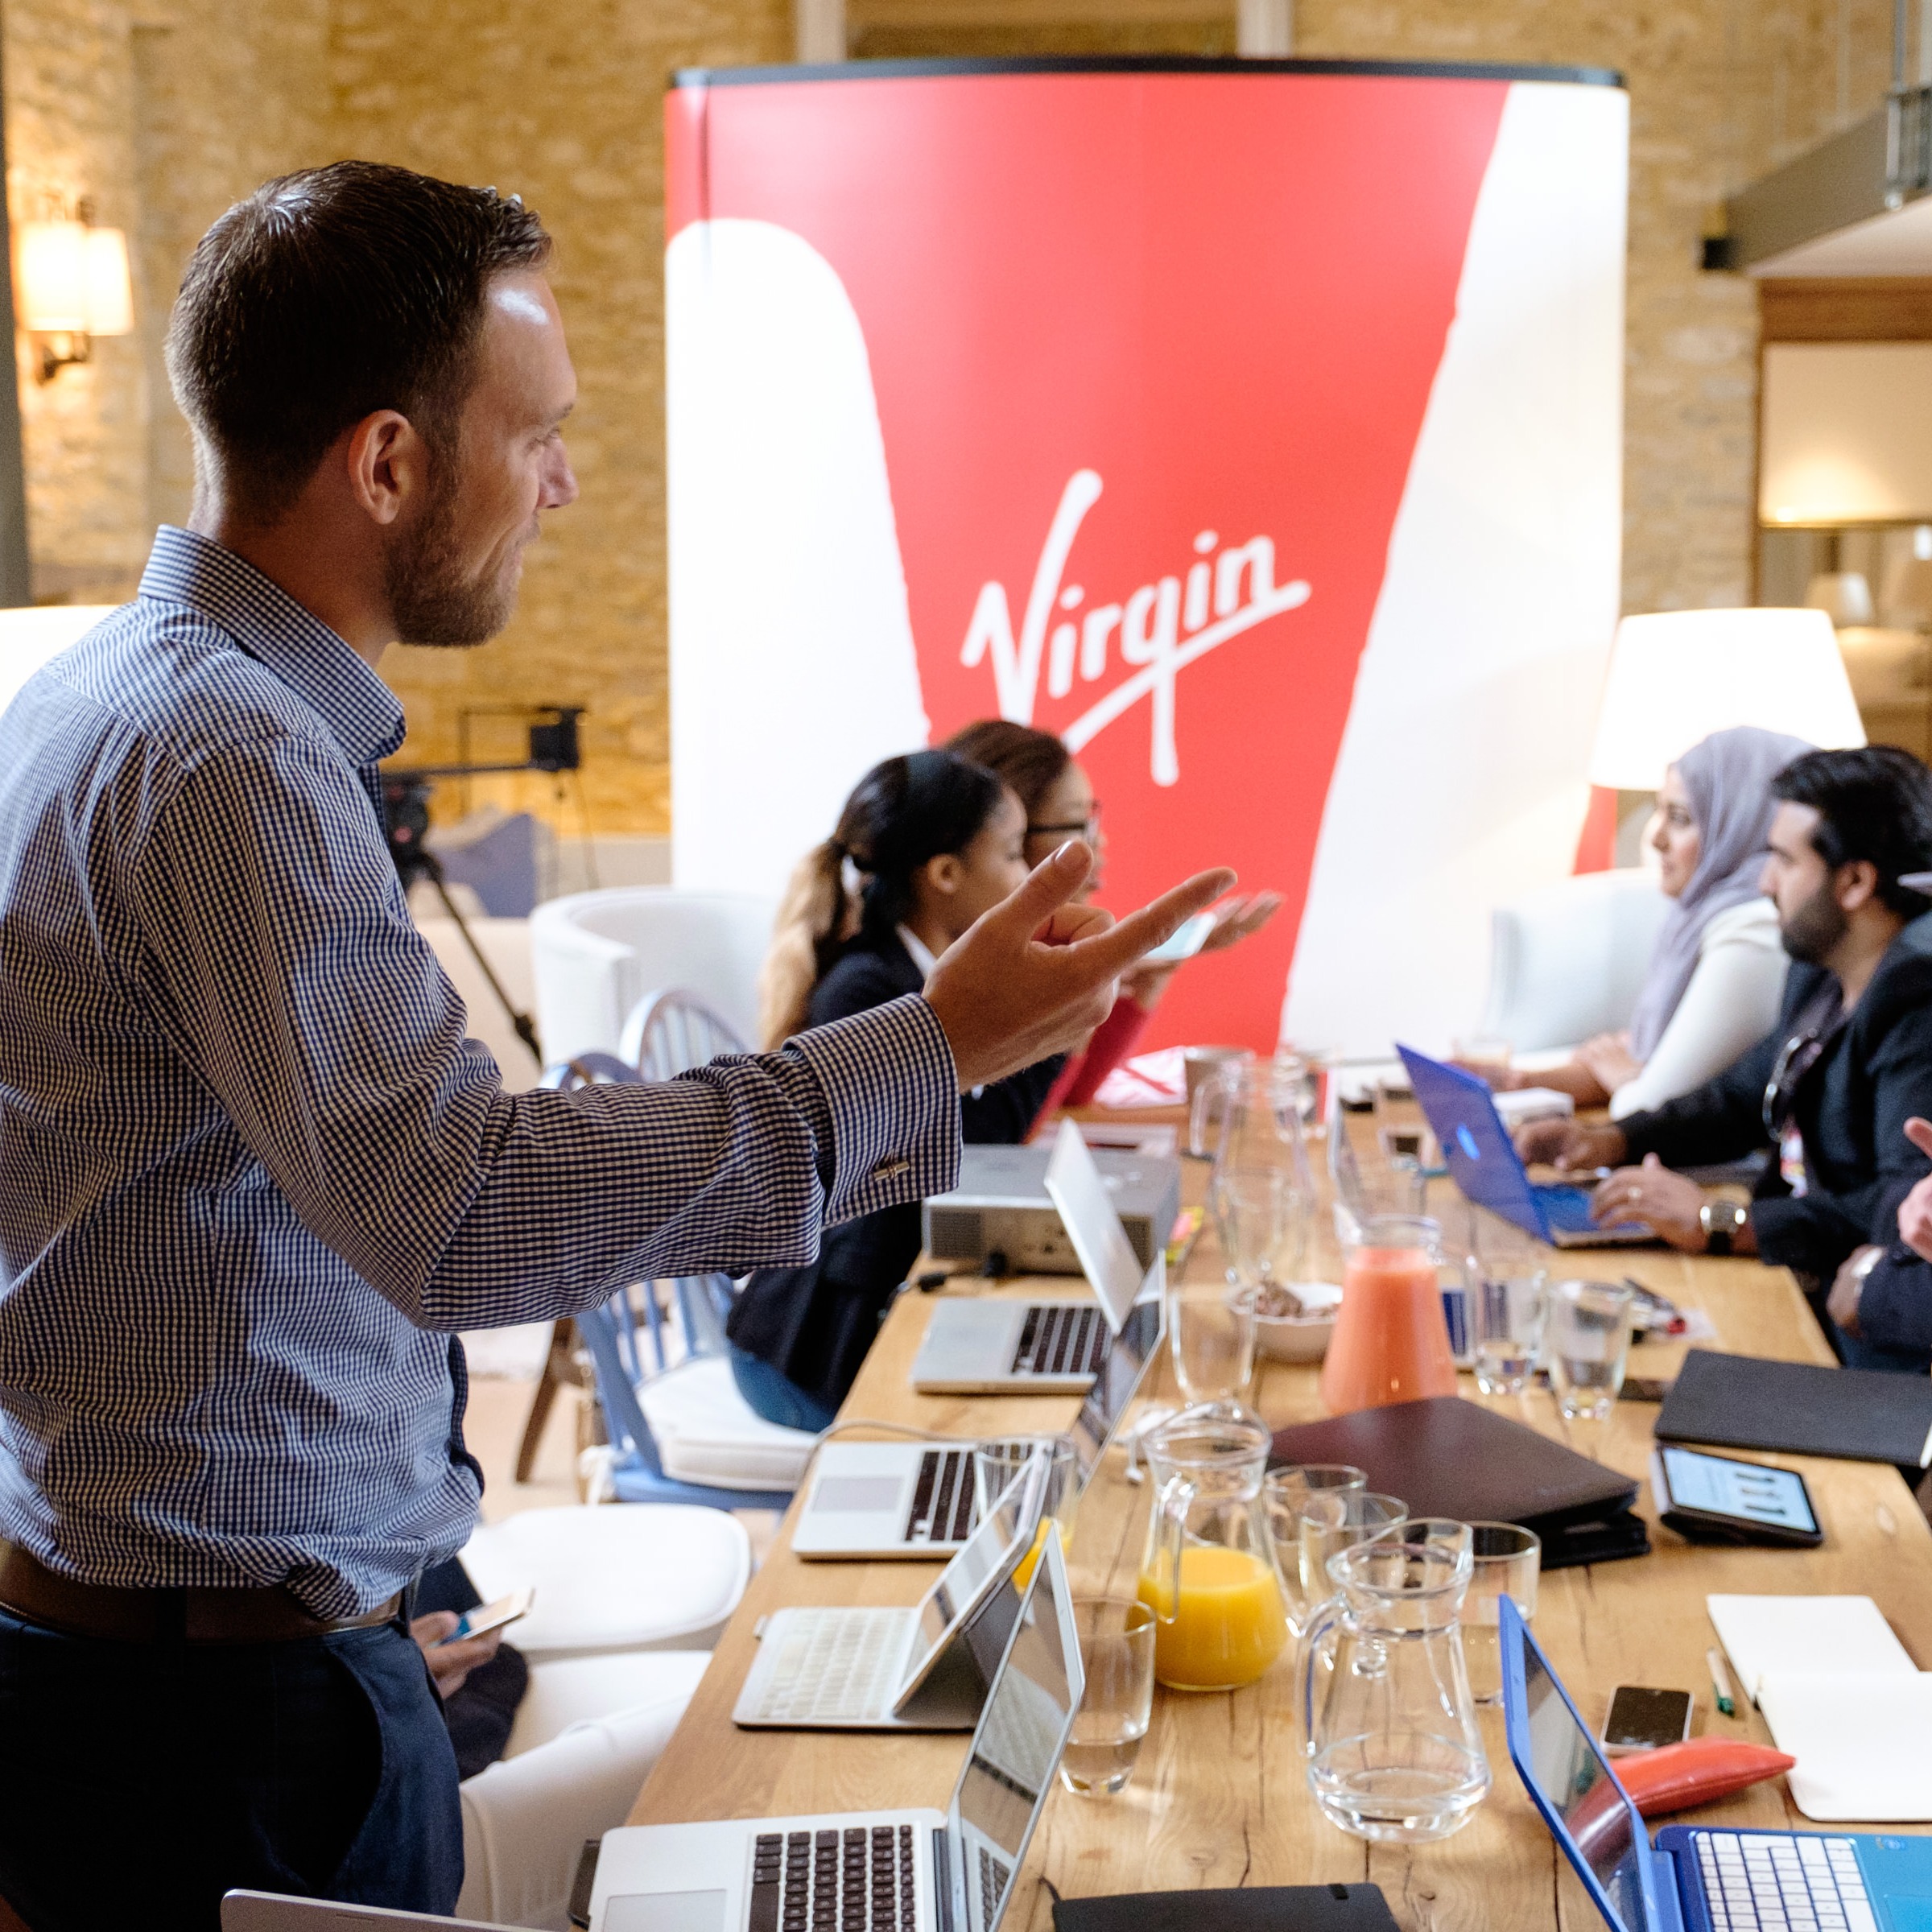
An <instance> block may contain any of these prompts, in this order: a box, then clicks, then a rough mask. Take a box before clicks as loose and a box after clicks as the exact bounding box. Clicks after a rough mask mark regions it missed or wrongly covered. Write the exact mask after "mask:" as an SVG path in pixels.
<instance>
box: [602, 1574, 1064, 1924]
mask: <svg viewBox="0 0 1932 1932" xmlns="http://www.w3.org/2000/svg"><path fill="white" fill-rule="evenodd" d="M1084 1683H1085V1679H1084V1677H1083V1675H1082V1673H1081V1670H1080V1639H1079V1637H1078V1634H1077V1633H1076V1632H1075V1629H1074V1622H1073V1605H1072V1599H1071V1594H1070V1593H1069V1591H1068V1589H1067V1568H1066V1562H1065V1559H1064V1558H1063V1556H1062V1555H1061V1553H1060V1540H1059V1537H1057V1536H1050V1537H1048V1538H1047V1539H1046V1542H1045V1544H1044V1546H1043V1554H1042V1560H1041V1561H1040V1562H1039V1563H1038V1564H1036V1565H1035V1566H1034V1572H1033V1575H1032V1576H1031V1578H1030V1579H1029V1581H1028V1583H1027V1587H1026V1596H1025V1597H1024V1599H1023V1600H1022V1604H1021V1606H1020V1612H1019V1615H1018V1617H1017V1618H1016V1619H1015V1620H1014V1624H1013V1635H1012V1640H1011V1641H1010V1642H1009V1644H1008V1645H1007V1647H1006V1649H1005V1653H1004V1655H1003V1656H1002V1657H1001V1660H1000V1662H999V1666H998V1668H997V1670H996V1672H995V1673H994V1675H993V1688H992V1691H991V1693H990V1695H989V1696H988V1697H987V1699H986V1704H985V1709H984V1710H983V1711H981V1712H980V1721H979V1723H978V1724H977V1725H976V1727H975V1728H974V1731H973V1734H972V1745H971V1747H970V1748H969V1749H968V1752H967V1753H966V1762H965V1765H964V1768H963V1769H961V1770H960V1776H959V1781H958V1782H957V1783H956V1785H954V1786H953V1789H952V1802H951V1804H950V1805H948V1806H947V1809H946V1810H944V1811H943V1812H941V1811H932V1810H897V1811H860V1812H843V1813H840V1812H833V1813H831V1814H826V1815H824V1816H819V1817H815V1818H749V1819H748V1818H733V1819H730V1820H728V1821H720V1822H719V1823H714V1824H691V1825H634V1826H628V1827H622V1828H620V1829H619V1830H617V1831H609V1832H606V1833H605V1836H604V1849H603V1853H602V1856H601V1857H600V1858H599V1860H598V1861H597V1886H596V1889H595V1890H594V1891H593V1892H592V1895H591V1910H590V1923H591V1932H780V1928H781V1927H782V1928H784V1929H785V1932H841V1928H849V1927H859V1928H862V1932H998V1927H999V1924H1000V1921H1001V1917H1002V1915H1003V1913H1004V1912H1005V1905H1006V1900H1007V1897H1008V1894H1009V1892H1010V1890H1011V1889H1012V1884H1013V1874H1014V1873H1015V1872H1018V1869H1019V1867H1020V1861H1021V1860H1022V1859H1023V1858H1024V1857H1025V1856H1026V1847H1027V1845H1028V1843H1029V1842H1030V1840H1031V1839H1032V1837H1033V1831H1034V1826H1035V1825H1036V1824H1038V1822H1039V1816H1040V1810H1041V1806H1042V1805H1043V1804H1044V1803H1045V1802H1046V1798H1047V1792H1048V1791H1049V1790H1051V1787H1052V1784H1053V1776H1054V1773H1055V1771H1056V1770H1058V1769H1059V1762H1060V1753H1061V1752H1062V1751H1063V1750H1064V1749H1065V1748H1066V1744H1067V1732H1068V1731H1069V1730H1070V1729H1071V1727H1072V1724H1073V1714H1074V1712H1075V1710H1076V1709H1077V1708H1078V1707H1079V1705H1080V1694H1081V1691H1082V1690H1083V1688H1084Z"/></svg>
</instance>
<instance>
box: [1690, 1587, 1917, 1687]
mask: <svg viewBox="0 0 1932 1932" xmlns="http://www.w3.org/2000/svg"><path fill="white" fill-rule="evenodd" d="M1704 1603H1705V1606H1706V1608H1707V1609H1708V1610H1709V1611H1710V1613H1711V1624H1713V1626H1714V1627H1715V1629H1716V1631H1717V1634H1718V1636H1719V1637H1720V1638H1721V1639H1722V1640H1723V1642H1724V1653H1725V1654H1726V1655H1727V1656H1728V1657H1729V1658H1730V1659H1731V1665H1732V1669H1733V1670H1735V1671H1736V1674H1737V1681H1738V1684H1739V1686H1740V1688H1741V1689H1742V1690H1743V1691H1744V1695H1745V1696H1746V1697H1748V1698H1749V1699H1751V1701H1752V1703H1757V1701H1758V1686H1759V1684H1760V1683H1761V1682H1762V1681H1763V1679H1764V1678H1765V1676H1766V1675H1768V1674H1769V1673H1770V1672H1772V1671H1773V1670H1781V1671H1782V1670H1794V1671H1816V1670H1817V1669H1818V1665H1819V1662H1820V1661H1821V1660H1829V1659H1842V1660H1843V1662H1844V1663H1845V1664H1846V1666H1847V1667H1848V1668H1856V1670H1859V1671H1860V1672H1863V1673H1865V1674H1888V1675H1891V1676H1894V1677H1915V1676H1917V1675H1918V1665H1917V1664H1915V1663H1913V1661H1912V1659H1911V1657H1909V1655H1907V1653H1906V1651H1905V1645H1903V1644H1901V1642H1900V1641H1898V1639H1897V1637H1896V1636H1895V1635H1893V1629H1892V1626H1891V1625H1890V1624H1889V1623H1887V1622H1886V1621H1885V1612H1883V1611H1881V1610H1880V1608H1879V1607H1878V1605H1877V1604H1875V1603H1874V1602H1872V1599H1871V1598H1870V1597H1868V1596H1707V1597H1706V1598H1705V1599H1704Z"/></svg>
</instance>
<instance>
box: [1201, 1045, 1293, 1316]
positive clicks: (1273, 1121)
mask: <svg viewBox="0 0 1932 1932" xmlns="http://www.w3.org/2000/svg"><path fill="white" fill-rule="evenodd" d="M1301 1098H1302V1071H1301V1065H1300V1063H1299V1062H1298V1061H1297V1062H1294V1063H1292V1064H1284V1063H1282V1062H1280V1061H1274V1060H1269V1061H1261V1062H1253V1063H1242V1062H1231V1063H1229V1064H1228V1065H1227V1066H1225V1067H1223V1068H1222V1069H1221V1070H1220V1073H1219V1074H1218V1075H1216V1077H1215V1078H1214V1079H1212V1080H1208V1081H1204V1082H1203V1084H1201V1086H1200V1087H1199V1088H1197V1089H1196V1090H1195V1096H1194V1106H1193V1113H1192V1117H1191V1121H1190V1126H1189V1142H1190V1144H1191V1146H1196V1147H1199V1148H1202V1149H1203V1150H1207V1151H1209V1152H1211V1153H1212V1156H1213V1159H1214V1172H1213V1174H1212V1176H1211V1178H1210V1179H1209V1181H1208V1206H1209V1208H1211V1209H1212V1212H1213V1214H1214V1219H1215V1232H1216V1235H1217V1236H1218V1237H1219V1239H1220V1246H1221V1256H1222V1260H1223V1261H1224V1264H1225V1265H1226V1268H1227V1271H1228V1282H1229V1283H1230V1284H1231V1285H1232V1286H1238V1287H1242V1288H1253V1289H1257V1290H1262V1291H1263V1292H1264V1294H1265V1290H1268V1289H1269V1288H1270V1287H1274V1286H1283V1287H1286V1286H1291V1285H1292V1284H1293V1283H1294V1282H1295V1281H1296V1280H1297V1279H1298V1278H1299V1276H1300V1273H1301V1265H1302V1253H1303V1250H1304V1249H1305V1247H1306V1245H1307V1239H1308V1219H1309V1212H1310V1208H1311V1203H1312V1201H1313V1184H1312V1181H1311V1175H1310V1173H1309V1168H1308V1153H1307V1146H1306V1145H1305V1144H1304V1142H1303V1140H1302V1114H1301ZM1262 1312H1263V1313H1264V1314H1267V1313H1269V1312H1273V1311H1271V1310H1270V1309H1269V1307H1267V1306H1266V1305H1265V1303H1264V1306H1263V1308H1262Z"/></svg>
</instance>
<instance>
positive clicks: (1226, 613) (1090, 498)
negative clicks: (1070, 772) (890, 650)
mask: <svg viewBox="0 0 1932 1932" xmlns="http://www.w3.org/2000/svg"><path fill="white" fill-rule="evenodd" d="M1100 489H1101V483H1100V477H1099V475H1098V473H1096V472H1095V471H1093V470H1091V469H1078V470H1075V472H1074V473H1073V475H1072V476H1071V477H1069V478H1068V479H1067V487H1066V489H1065V490H1064V491H1063V492H1062V493H1061V496H1060V506H1059V509H1058V510H1055V512H1054V518H1053V524H1052V526H1051V528H1050V529H1049V530H1048V531H1047V542H1046V544H1045V546H1044V547H1043V548H1042V550H1041V551H1040V561H1039V565H1038V568H1036V569H1035V570H1034V573H1033V589H1032V591H1031V592H1030V594H1029V595H1028V597H1027V599H1026V618H1025V620H1024V621H1023V622H1022V624H1021V625H1020V634H1019V637H1018V639H1017V640H1016V639H1015V638H1014V637H1013V612H1012V609H1011V607H1010V606H1009V605H1008V603H1007V601H1006V587H1005V585H1004V584H997V583H992V584H982V585H981V586H980V595H979V599H978V601H977V602H976V603H975V604H974V605H973V607H972V622H971V623H970V624H969V625H967V627H966V642H965V644H964V646H963V647H962V648H961V650H960V663H962V664H964V665H965V666H966V667H967V668H968V670H972V669H973V668H974V667H976V666H977V665H978V664H979V663H980V661H981V659H983V658H985V655H986V654H987V653H988V651H989V650H990V651H991V652H992V654H993V685H994V688H995V690H996V691H997V694H998V698H999V706H1000V716H1001V717H1003V718H1008V719H1010V720H1013V722H1014V723H1016V724H1020V725H1030V724H1031V723H1032V722H1033V711H1034V703H1035V701H1036V700H1037V699H1038V696H1039V691H1040V668H1041V664H1042V660H1044V662H1045V665H1046V670H1047V693H1048V695H1049V696H1052V697H1055V698H1063V697H1066V696H1067V695H1068V694H1069V693H1070V692H1071V691H1072V689H1073V686H1074V677H1075V671H1078V674H1079V676H1080V681H1081V682H1082V683H1086V684H1099V683H1104V681H1105V679H1106V677H1107V674H1108V669H1109V667H1110V662H1111V657H1112V654H1113V650H1114V649H1115V648H1116V647H1117V648H1118V650H1119V654H1120V661H1121V667H1122V668H1123V670H1124V671H1125V675H1124V676H1121V677H1120V678H1119V679H1117V682H1116V683H1114V684H1113V685H1112V686H1111V687H1109V688H1108V690H1107V691H1106V692H1105V693H1104V696H1100V697H1099V698H1098V699H1097V700H1096V702H1095V703H1094V704H1092V705H1091V706H1090V707H1089V708H1088V709H1087V710H1086V711H1084V712H1082V713H1081V714H1080V716H1079V717H1077V718H1076V719H1075V720H1074V721H1073V723H1072V724H1071V725H1069V726H1068V727H1067V729H1066V730H1065V731H1064V732H1063V733H1061V734H1060V735H1061V736H1062V737H1063V738H1064V739H1065V740H1066V741H1067V749H1069V750H1070V751H1079V750H1080V749H1081V748H1082V747H1083V746H1084V745H1089V744H1091V743H1092V741H1093V740H1094V739H1095V738H1096V737H1098V736H1099V735H1100V733H1102V732H1103V731H1104V730H1105V729H1107V727H1108V725H1111V724H1113V721H1114V720H1116V719H1117V718H1118V717H1121V716H1123V715H1124V714H1125V712H1128V711H1129V710H1131V709H1132V708H1133V706H1134V705H1136V704H1138V703H1139V702H1140V701H1141V699H1142V698H1150V699H1151V700H1152V710H1153V714H1154V745H1153V771H1154V783H1155V784H1157V785H1171V784H1173V783H1174V782H1175V781H1176V780H1177V779H1179V777H1180V775H1181V767H1180V761H1179V758H1177V757H1176V756H1175V754H1174V690H1175V687H1176V685H1177V683H1179V679H1180V674H1181V673H1182V672H1183V671H1185V670H1186V669H1187V667H1188V666H1189V665H1190V664H1192V663H1196V662H1198V661H1199V659H1200V658H1204V657H1206V656H1207V654H1208V652H1209V651H1211V650H1219V649H1220V646H1222V645H1224V644H1225V643H1226V642H1228V639H1229V638H1238V637H1239V636H1240V635H1241V633H1242V632H1243V631H1245V630H1253V628H1254V627H1255V625H1257V624H1262V623H1265V622H1266V621H1267V620H1268V619H1269V618H1270V617H1279V616H1280V615H1281V614H1282V612H1283V611H1286V610H1294V609H1297V608H1298V606H1299V605H1303V604H1306V603H1307V601H1308V585H1307V583H1306V581H1304V580H1302V579H1299V578H1298V579H1296V580H1295V581H1294V582H1293V583H1292V584H1280V585H1277V584H1276V583H1275V580H1274V539H1273V538H1271V537H1251V538H1249V540H1248V541H1247V542H1246V543H1242V544H1239V545H1228V546H1223V545H1222V543H1221V540H1220V537H1219V536H1218V535H1216V533H1215V532H1214V531H1213V530H1203V531H1202V532H1201V534H1200V535H1199V536H1198V537H1196V538H1195V540H1194V547H1195V553H1196V555H1197V557H1198V559H1199V560H1198V561H1197V562H1195V563H1194V564H1190V565H1189V566H1188V567H1187V578H1186V580H1185V582H1184V583H1183V580H1182V579H1181V578H1179V577H1178V576H1173V577H1162V578H1161V579H1160V580H1159V581H1158V582H1157V583H1154V584H1142V585H1141V587H1140V588H1139V589H1138V590H1137V591H1135V592H1133V595H1132V596H1131V597H1129V598H1128V599H1127V600H1126V601H1125V603H1122V604H1100V605H1093V606H1092V607H1091V608H1089V609H1088V611H1087V612H1086V613H1085V615H1084V616H1083V617H1080V618H1079V619H1078V620H1077V621H1076V620H1075V618H1074V617H1072V616H1071V614H1068V615H1067V616H1066V617H1064V618H1063V620H1062V621H1059V622H1058V623H1053V621H1052V620H1053V615H1054V612H1055V609H1059V610H1060V611H1062V612H1065V613H1072V612H1075V611H1077V610H1079V609H1080V606H1081V605H1083V604H1084V603H1085V602H1086V601H1087V593H1086V592H1085V591H1084V589H1083V588H1081V587H1080V585H1079V584H1066V585H1065V587H1064V588H1063V580H1064V578H1065V576H1066V574H1067V557H1068V555H1070V554H1071V551H1072V549H1073V540H1074V539H1075V537H1076V536H1077V535H1079V534H1080V525H1081V522H1083V520H1084V518H1085V517H1086V514H1087V513H1088V510H1092V507H1093V506H1094V505H1095V504H1096V502H1099V500H1100ZM1050 623H1051V624H1052V629H1051V633H1050V632H1049V630H1048V628H1047V627H1048V625H1049V624H1050Z"/></svg>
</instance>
